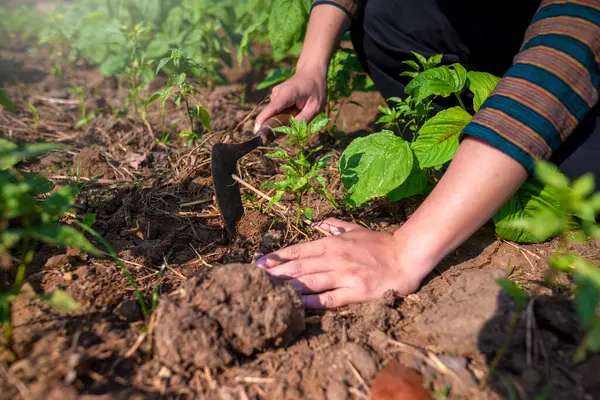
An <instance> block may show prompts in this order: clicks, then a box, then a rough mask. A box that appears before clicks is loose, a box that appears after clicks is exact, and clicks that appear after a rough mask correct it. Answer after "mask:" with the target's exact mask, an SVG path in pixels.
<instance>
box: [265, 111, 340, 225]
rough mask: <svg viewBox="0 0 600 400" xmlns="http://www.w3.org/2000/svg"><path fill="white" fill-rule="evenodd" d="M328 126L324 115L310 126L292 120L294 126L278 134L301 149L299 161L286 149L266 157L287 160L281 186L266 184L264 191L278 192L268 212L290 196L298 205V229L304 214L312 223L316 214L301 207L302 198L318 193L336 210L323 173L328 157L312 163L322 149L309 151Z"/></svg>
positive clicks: (309, 209)
mask: <svg viewBox="0 0 600 400" xmlns="http://www.w3.org/2000/svg"><path fill="white" fill-rule="evenodd" d="M328 123H329V118H327V117H326V116H324V115H319V116H317V117H315V118H314V119H313V120H312V121H311V123H310V124H307V122H306V121H305V120H302V121H297V120H296V119H295V118H294V117H291V118H290V124H291V126H289V127H286V126H282V127H279V128H276V129H275V131H277V132H282V133H284V134H286V135H288V142H289V143H293V144H296V145H298V147H299V150H298V152H297V153H296V157H292V156H290V155H289V154H288V153H287V151H285V150H283V149H279V150H275V151H273V152H270V153H268V154H266V156H268V157H271V158H274V159H281V160H284V161H285V162H286V163H285V164H283V165H282V166H281V167H280V168H281V170H282V171H283V172H284V179H283V180H281V181H278V182H267V183H264V184H263V185H262V186H261V188H267V189H275V190H276V192H275V195H274V196H273V198H272V199H271V201H270V202H269V203H268V204H267V207H266V208H267V209H268V208H269V207H271V206H272V205H273V204H275V203H277V202H278V201H280V200H281V198H282V197H283V195H284V194H285V193H291V194H292V195H293V196H294V200H295V202H296V207H297V209H296V226H298V224H299V223H300V216H301V215H302V214H304V215H305V216H306V217H307V218H308V219H309V220H311V219H312V218H313V214H314V210H313V209H312V208H309V207H303V206H302V199H303V196H304V195H305V194H306V193H308V192H314V191H316V192H318V193H320V194H321V195H322V196H324V197H325V198H326V199H327V200H329V201H330V202H331V204H333V206H334V207H335V206H336V204H335V200H334V198H333V195H332V193H331V192H330V191H329V189H327V182H326V180H325V178H323V176H321V174H322V172H323V171H324V169H325V168H327V166H328V165H329V158H330V157H331V156H326V157H323V158H321V159H320V160H319V161H317V162H315V163H311V162H310V161H309V157H310V156H312V155H314V154H316V153H317V152H319V151H320V150H321V149H322V148H323V147H322V146H319V147H317V148H314V149H312V150H310V151H307V150H306V143H307V141H308V139H309V138H310V137H311V136H313V135H314V134H316V133H317V132H319V131H320V130H321V129H323V128H324V127H325V126H326V125H327V124H328Z"/></svg>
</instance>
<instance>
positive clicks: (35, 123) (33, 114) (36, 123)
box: [27, 104, 40, 129]
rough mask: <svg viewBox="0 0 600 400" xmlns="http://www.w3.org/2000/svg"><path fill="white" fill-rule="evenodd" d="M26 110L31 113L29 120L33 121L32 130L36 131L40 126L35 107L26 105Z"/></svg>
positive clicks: (38, 115)
mask: <svg viewBox="0 0 600 400" xmlns="http://www.w3.org/2000/svg"><path fill="white" fill-rule="evenodd" d="M27 108H28V109H29V111H30V112H31V119H33V128H34V129H37V127H38V126H39V125H40V114H39V113H38V110H37V108H36V106H34V105H33V104H28V105H27Z"/></svg>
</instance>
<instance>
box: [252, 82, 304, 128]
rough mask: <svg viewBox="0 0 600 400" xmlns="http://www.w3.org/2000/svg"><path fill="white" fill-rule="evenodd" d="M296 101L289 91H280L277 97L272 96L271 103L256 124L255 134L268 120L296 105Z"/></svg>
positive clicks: (258, 117)
mask: <svg viewBox="0 0 600 400" xmlns="http://www.w3.org/2000/svg"><path fill="white" fill-rule="evenodd" d="M295 102H296V101H295V99H294V96H293V95H292V93H290V92H289V90H280V91H279V92H278V93H277V96H275V97H273V96H271V102H270V103H269V104H268V105H267V106H266V107H265V108H264V110H262V111H261V113H260V114H258V116H257V117H256V119H255V122H254V133H256V132H257V131H258V130H259V129H260V127H261V126H262V124H264V123H265V121H266V120H268V119H269V118H271V117H272V116H274V115H277V114H279V113H280V112H282V111H283V110H285V109H286V108H288V107H290V106H292V105H294V104H295Z"/></svg>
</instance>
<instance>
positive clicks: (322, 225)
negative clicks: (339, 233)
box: [315, 222, 331, 231]
mask: <svg viewBox="0 0 600 400" xmlns="http://www.w3.org/2000/svg"><path fill="white" fill-rule="evenodd" d="M315 225H317V226H318V227H319V228H323V229H325V230H326V231H328V230H329V228H330V227H331V225H329V224H328V223H327V222H317V223H316V224H315Z"/></svg>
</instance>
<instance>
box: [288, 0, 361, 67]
mask: <svg viewBox="0 0 600 400" xmlns="http://www.w3.org/2000/svg"><path fill="white" fill-rule="evenodd" d="M350 22H351V19H350V17H349V16H348V15H347V13H346V12H344V11H343V10H342V9H340V8H339V7H336V6H333V5H330V4H319V5H318V6H316V7H314V8H313V9H312V11H311V13H310V19H309V21H308V26H307V29H306V35H305V37H304V45H303V47H302V53H301V54H300V57H299V59H298V64H297V65H296V70H297V71H311V73H312V72H314V71H318V72H320V73H326V72H327V68H328V67H329V61H330V59H331V56H332V54H333V52H334V50H335V49H336V47H337V46H338V44H339V43H340V40H341V37H342V34H343V33H344V31H346V29H348V27H349V26H350Z"/></svg>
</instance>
